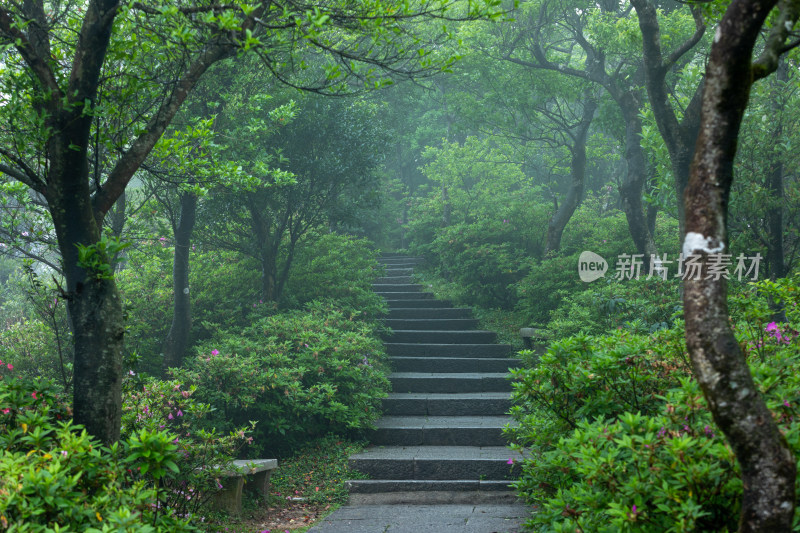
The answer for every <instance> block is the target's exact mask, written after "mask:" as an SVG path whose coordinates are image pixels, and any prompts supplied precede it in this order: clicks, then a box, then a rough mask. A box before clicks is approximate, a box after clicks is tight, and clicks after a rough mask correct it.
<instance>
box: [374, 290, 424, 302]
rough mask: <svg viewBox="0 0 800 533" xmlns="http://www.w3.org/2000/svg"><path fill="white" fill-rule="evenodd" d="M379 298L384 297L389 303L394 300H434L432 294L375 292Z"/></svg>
mask: <svg viewBox="0 0 800 533" xmlns="http://www.w3.org/2000/svg"><path fill="white" fill-rule="evenodd" d="M374 292H375V294H377V295H378V296H383V297H384V298H385V299H386V300H387V301H389V302H391V301H393V300H433V293H432V292H420V291H419V290H417V291H374Z"/></svg>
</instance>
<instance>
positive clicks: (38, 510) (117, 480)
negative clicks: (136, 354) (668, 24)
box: [0, 371, 193, 532]
mask: <svg viewBox="0 0 800 533" xmlns="http://www.w3.org/2000/svg"><path fill="white" fill-rule="evenodd" d="M5 373H6V374H7V373H8V372H7V371H6V372H5ZM170 439H171V437H170V435H168V434H166V433H165V432H157V433H152V432H148V431H143V432H141V433H140V434H139V435H137V436H136V437H133V438H130V439H127V440H125V441H123V442H120V443H117V444H114V445H112V446H111V447H109V448H106V447H104V446H101V445H100V443H99V442H98V441H97V440H95V439H93V438H92V437H90V436H89V435H88V434H87V433H86V431H85V430H83V429H82V428H81V427H80V426H77V425H74V424H73V423H72V421H71V415H70V411H69V408H68V407H67V405H66V404H65V403H63V402H62V401H61V400H60V399H59V398H58V396H57V389H56V387H55V386H54V385H53V384H52V383H51V382H49V381H43V380H35V381H29V380H23V379H13V378H11V377H10V376H6V377H5V378H3V379H0V449H2V450H3V451H2V455H0V526H2V528H3V529H11V530H15V531H31V532H34V531H54V530H59V531H87V532H96V531H115V532H118V531H126V532H143V531H144V532H147V531H164V532H178V531H192V530H193V528H192V527H190V526H189V524H188V518H179V517H177V515H176V514H175V513H174V512H173V511H171V510H169V509H164V508H160V507H159V506H158V505H157V498H156V490H155V488H154V487H153V485H148V484H146V483H145V481H144V480H143V479H139V480H136V479H134V477H135V476H134V475H133V474H132V473H133V472H134V471H137V470H139V469H144V470H149V471H150V473H151V476H152V478H153V479H158V475H159V474H160V473H162V472H163V471H164V468H169V465H170V464H171V461H172V460H173V459H174V458H175V453H174V450H172V449H170ZM57 528H61V529H57Z"/></svg>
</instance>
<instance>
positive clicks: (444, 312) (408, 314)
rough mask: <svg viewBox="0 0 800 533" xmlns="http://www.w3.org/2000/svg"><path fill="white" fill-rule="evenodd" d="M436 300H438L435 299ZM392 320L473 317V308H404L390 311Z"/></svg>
mask: <svg viewBox="0 0 800 533" xmlns="http://www.w3.org/2000/svg"><path fill="white" fill-rule="evenodd" d="M434 301H435V302H436V301H438V300H434ZM388 318H389V319H390V320H393V319H409V318H410V319H417V320H420V319H424V318H433V319H451V318H472V309H470V308H468V307H430V308H424V307H422V308H413V307H409V308H402V309H392V310H390V311H389V317H388Z"/></svg>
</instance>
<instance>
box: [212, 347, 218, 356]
mask: <svg viewBox="0 0 800 533" xmlns="http://www.w3.org/2000/svg"><path fill="white" fill-rule="evenodd" d="M211 355H219V350H217V349H216V348H214V349H213V350H211Z"/></svg>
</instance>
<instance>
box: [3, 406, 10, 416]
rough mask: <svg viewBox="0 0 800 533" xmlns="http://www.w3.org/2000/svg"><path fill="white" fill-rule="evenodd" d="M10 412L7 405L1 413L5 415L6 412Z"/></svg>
mask: <svg viewBox="0 0 800 533" xmlns="http://www.w3.org/2000/svg"><path fill="white" fill-rule="evenodd" d="M10 412H11V409H9V408H8V407H6V408H5V409H3V414H4V415H7V414H8V413H10Z"/></svg>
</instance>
